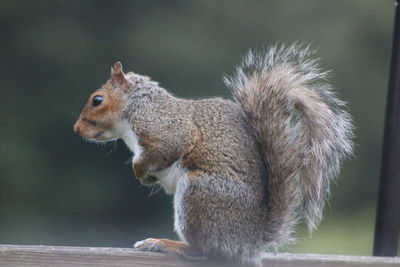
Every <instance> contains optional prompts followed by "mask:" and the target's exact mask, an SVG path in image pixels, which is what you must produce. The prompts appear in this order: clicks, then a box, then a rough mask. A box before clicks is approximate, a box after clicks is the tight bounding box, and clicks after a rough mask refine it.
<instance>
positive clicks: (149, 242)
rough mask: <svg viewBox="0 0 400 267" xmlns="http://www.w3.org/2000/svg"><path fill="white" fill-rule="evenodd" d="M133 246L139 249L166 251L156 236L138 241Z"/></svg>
mask: <svg viewBox="0 0 400 267" xmlns="http://www.w3.org/2000/svg"><path fill="white" fill-rule="evenodd" d="M133 248H134V249H136V250H139V251H153V252H165V250H164V246H163V243H162V242H161V241H160V240H158V239H155V238H147V239H145V240H142V241H138V242H136V243H135V244H134V245H133Z"/></svg>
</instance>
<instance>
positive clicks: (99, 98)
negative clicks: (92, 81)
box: [92, 95, 104, 107]
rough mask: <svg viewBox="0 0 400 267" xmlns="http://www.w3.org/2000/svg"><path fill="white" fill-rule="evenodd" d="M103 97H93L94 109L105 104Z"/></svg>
mask: <svg viewBox="0 0 400 267" xmlns="http://www.w3.org/2000/svg"><path fill="white" fill-rule="evenodd" d="M103 99H104V98H103V97H102V96H101V95H96V96H95V97H93V100H92V105H93V107H97V106H98V105H100V104H101V102H103Z"/></svg>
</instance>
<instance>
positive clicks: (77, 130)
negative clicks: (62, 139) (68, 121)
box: [73, 120, 80, 134]
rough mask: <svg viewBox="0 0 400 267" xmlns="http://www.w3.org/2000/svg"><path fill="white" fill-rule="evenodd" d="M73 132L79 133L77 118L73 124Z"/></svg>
mask: <svg viewBox="0 0 400 267" xmlns="http://www.w3.org/2000/svg"><path fill="white" fill-rule="evenodd" d="M73 128H74V132H75V133H77V134H80V131H79V120H78V121H77V122H76V123H75V124H74V127H73Z"/></svg>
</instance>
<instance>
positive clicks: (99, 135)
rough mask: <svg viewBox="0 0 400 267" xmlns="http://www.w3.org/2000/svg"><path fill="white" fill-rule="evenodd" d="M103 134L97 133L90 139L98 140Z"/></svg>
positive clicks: (102, 132)
mask: <svg viewBox="0 0 400 267" xmlns="http://www.w3.org/2000/svg"><path fill="white" fill-rule="evenodd" d="M103 134H104V131H101V132H98V133H97V134H95V135H93V136H92V137H91V138H90V139H95V140H98V139H99V138H100V137H101V136H102V135H103ZM100 139H101V138H100ZM99 141H101V140H99Z"/></svg>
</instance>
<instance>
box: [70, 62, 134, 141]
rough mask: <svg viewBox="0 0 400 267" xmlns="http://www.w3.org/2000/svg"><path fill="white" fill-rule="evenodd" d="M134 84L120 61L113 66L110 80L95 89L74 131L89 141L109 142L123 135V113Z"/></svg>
mask: <svg viewBox="0 0 400 267" xmlns="http://www.w3.org/2000/svg"><path fill="white" fill-rule="evenodd" d="M132 87H133V84H132V82H131V81H130V80H129V79H128V77H127V75H125V74H124V72H123V70H122V65H121V63H120V62H117V63H115V64H114V67H112V68H111V79H110V80H108V81H107V82H106V83H105V84H104V85H103V86H102V87H101V88H100V89H98V90H97V91H95V92H94V93H93V94H92V95H91V96H90V97H89V99H88V101H87V103H86V104H85V106H84V107H83V109H82V112H81V114H80V115H79V118H78V120H77V121H76V123H75V124H74V127H73V128H74V131H75V132H76V133H78V134H80V135H81V136H82V137H83V138H85V139H87V140H89V141H98V142H107V141H112V140H115V139H118V138H120V137H121V125H120V121H121V113H122V111H123V109H124V107H125V102H126V98H127V95H128V93H129V91H130V90H131V89H132Z"/></svg>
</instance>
